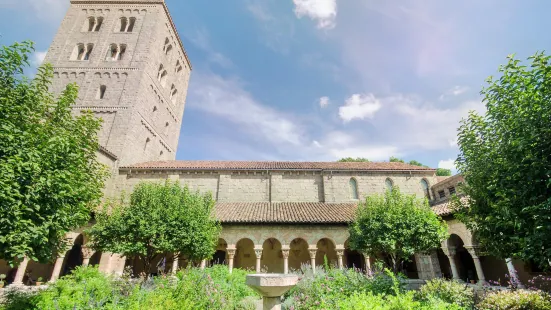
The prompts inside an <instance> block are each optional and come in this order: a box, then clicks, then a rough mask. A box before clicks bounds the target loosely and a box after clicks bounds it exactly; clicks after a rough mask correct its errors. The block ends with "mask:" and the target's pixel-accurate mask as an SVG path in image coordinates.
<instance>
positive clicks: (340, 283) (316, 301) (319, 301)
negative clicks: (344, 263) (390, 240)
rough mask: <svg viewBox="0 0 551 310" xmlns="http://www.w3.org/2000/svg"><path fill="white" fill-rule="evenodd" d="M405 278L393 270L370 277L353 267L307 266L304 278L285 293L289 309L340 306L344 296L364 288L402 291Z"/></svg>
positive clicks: (366, 289)
mask: <svg viewBox="0 0 551 310" xmlns="http://www.w3.org/2000/svg"><path fill="white" fill-rule="evenodd" d="M402 291H403V287H402V284H401V281H400V280H399V279H398V278H396V277H395V276H394V275H393V274H392V273H390V272H387V273H377V274H375V275H373V276H371V277H367V276H366V275H365V274H363V273H361V272H356V271H355V270H352V269H345V270H339V269H332V268H326V270H323V269H321V268H320V269H318V270H317V271H316V273H315V274H313V272H312V271H311V269H305V270H304V274H302V275H300V282H299V283H298V284H297V286H295V287H294V288H293V289H291V291H289V292H288V293H287V294H286V295H285V301H284V306H285V307H286V308H287V309H293V310H301V309H337V308H338V303H339V301H340V300H343V299H346V298H347V297H349V296H351V295H353V294H355V293H360V292H372V293H375V294H399V293H400V292H402Z"/></svg>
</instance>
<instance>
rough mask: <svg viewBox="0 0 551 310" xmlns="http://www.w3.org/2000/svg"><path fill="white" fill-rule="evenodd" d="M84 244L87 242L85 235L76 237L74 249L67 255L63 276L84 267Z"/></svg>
mask: <svg viewBox="0 0 551 310" xmlns="http://www.w3.org/2000/svg"><path fill="white" fill-rule="evenodd" d="M84 244H85V240H84V235H83V234H79V235H76V237H74V239H73V245H72V247H71V248H70V249H69V250H68V251H67V252H66V254H65V261H64V263H63V268H62V272H61V276H65V275H67V274H69V273H71V272H72V271H73V270H75V268H77V267H78V266H82V261H83V256H82V246H83V245H84Z"/></svg>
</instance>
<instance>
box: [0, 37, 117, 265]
mask: <svg viewBox="0 0 551 310" xmlns="http://www.w3.org/2000/svg"><path fill="white" fill-rule="evenodd" d="M33 50H34V47H33V44H32V43H31V42H23V43H20V44H19V43H15V44H14V45H12V46H4V47H2V48H1V49H0V259H4V260H6V261H8V262H9V263H10V264H12V265H13V264H17V263H18V261H20V260H21V258H23V257H24V256H27V257H29V258H30V259H32V260H34V261H40V262H47V261H50V260H51V259H52V258H53V256H54V254H55V252H56V251H58V250H60V249H61V247H62V246H64V245H63V239H64V238H63V237H64V236H65V234H66V233H67V232H68V231H70V230H71V229H75V228H77V227H80V226H82V225H85V224H86V223H88V220H89V215H90V212H91V210H92V208H94V207H96V206H97V204H98V203H99V199H100V198H101V196H102V189H103V187H104V181H105V178H106V176H107V174H106V169H105V167H104V166H103V165H102V164H100V163H99V162H98V161H97V158H96V151H97V150H98V147H99V144H98V138H97V132H98V130H99V129H100V126H101V122H100V120H98V119H96V118H94V116H93V115H92V113H90V112H84V113H82V114H80V115H79V116H78V117H73V116H72V115H71V105H73V104H74V103H75V100H76V99H77V94H78V88H77V85H76V84H69V85H68V86H67V87H66V89H65V90H64V91H63V92H62V93H61V94H60V95H59V97H58V98H55V97H54V95H53V94H52V93H50V92H49V91H48V88H49V87H50V84H51V79H52V78H53V71H52V67H51V66H50V65H48V64H46V65H43V66H42V67H40V68H39V69H38V73H37V74H36V76H35V78H34V79H33V80H32V81H31V80H29V79H27V78H26V77H25V76H24V74H23V71H24V69H25V68H26V67H28V66H29V55H30V54H31V53H32V52H33Z"/></svg>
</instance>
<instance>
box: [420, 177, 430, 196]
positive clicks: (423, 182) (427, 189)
mask: <svg viewBox="0 0 551 310" xmlns="http://www.w3.org/2000/svg"><path fill="white" fill-rule="evenodd" d="M421 187H422V188H423V193H424V194H425V197H427V199H430V186H429V182H427V180H425V179H422V180H421Z"/></svg>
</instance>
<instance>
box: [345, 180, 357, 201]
mask: <svg viewBox="0 0 551 310" xmlns="http://www.w3.org/2000/svg"><path fill="white" fill-rule="evenodd" d="M348 187H349V188H348V191H349V196H350V199H353V200H357V199H360V195H359V192H358V181H357V180H356V178H350V180H348Z"/></svg>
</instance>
